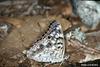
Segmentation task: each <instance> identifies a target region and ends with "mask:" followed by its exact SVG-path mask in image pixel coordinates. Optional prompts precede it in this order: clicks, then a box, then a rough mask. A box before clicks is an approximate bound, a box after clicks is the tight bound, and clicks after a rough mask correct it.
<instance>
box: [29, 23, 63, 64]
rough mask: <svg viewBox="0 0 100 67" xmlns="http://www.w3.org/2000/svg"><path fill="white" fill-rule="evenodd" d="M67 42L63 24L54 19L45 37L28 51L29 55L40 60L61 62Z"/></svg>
mask: <svg viewBox="0 0 100 67" xmlns="http://www.w3.org/2000/svg"><path fill="white" fill-rule="evenodd" d="M64 51H65V44H64V35H63V31H62V28H61V25H60V24H59V23H58V22H57V21H53V22H52V23H51V25H50V27H49V30H48V31H47V33H46V34H45V35H44V37H43V38H42V39H41V40H39V41H37V42H36V43H34V44H33V46H32V47H31V48H30V49H29V50H28V51H27V57H28V58H30V59H33V60H35V61H38V62H51V63H55V62H61V61H63V58H64Z"/></svg>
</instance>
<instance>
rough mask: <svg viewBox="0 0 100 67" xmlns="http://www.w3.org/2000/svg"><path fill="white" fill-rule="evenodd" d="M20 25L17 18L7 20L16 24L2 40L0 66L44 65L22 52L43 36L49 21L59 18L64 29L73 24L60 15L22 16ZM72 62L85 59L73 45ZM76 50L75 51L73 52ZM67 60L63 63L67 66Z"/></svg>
mask: <svg viewBox="0 0 100 67" xmlns="http://www.w3.org/2000/svg"><path fill="white" fill-rule="evenodd" d="M17 19H19V21H20V23H19V25H20V26H19V27H17V26H18V25H17V22H19V21H15V20H10V21H9V20H7V21H9V22H10V23H12V24H13V25H14V27H13V29H12V31H11V32H10V33H9V34H8V36H7V37H6V38H5V39H4V40H2V41H0V67H43V66H44V64H43V63H38V62H35V61H33V60H29V59H28V58H26V57H25V56H24V54H22V52H23V51H24V50H25V49H26V48H28V47H29V46H30V45H31V43H32V42H34V41H36V40H37V39H39V38H41V35H42V34H44V32H45V31H46V30H47V29H48V26H49V23H50V21H52V20H57V21H59V22H60V23H61V25H62V27H63V30H66V29H68V28H69V27H70V26H71V24H70V22H69V21H67V20H65V19H63V18H60V17H48V18H47V17H42V16H34V17H20V18H17ZM5 20H6V19H5ZM69 48H70V49H69V52H70V53H69V54H70V55H71V56H70V57H71V58H70V59H69V60H70V62H69V64H70V63H71V62H73V63H74V62H78V61H79V59H83V58H84V57H85V56H84V55H83V53H82V52H78V53H77V51H75V50H74V49H73V48H72V47H69ZM73 52H74V53H73ZM67 64H68V63H67V61H66V62H65V63H64V64H62V65H61V67H64V66H65V67H66V65H67ZM58 66H59V64H54V65H49V66H48V67H58Z"/></svg>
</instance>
